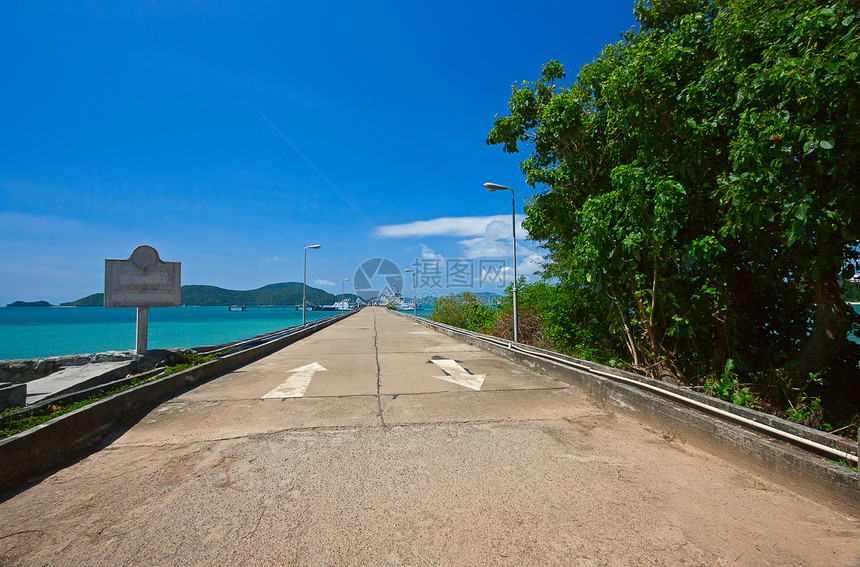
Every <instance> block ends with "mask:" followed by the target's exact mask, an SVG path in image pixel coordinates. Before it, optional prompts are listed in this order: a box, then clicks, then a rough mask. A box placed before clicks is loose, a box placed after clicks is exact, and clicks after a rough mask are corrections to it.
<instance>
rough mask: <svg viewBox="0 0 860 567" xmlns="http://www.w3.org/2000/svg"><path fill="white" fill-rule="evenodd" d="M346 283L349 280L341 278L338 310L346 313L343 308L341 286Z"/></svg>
mask: <svg viewBox="0 0 860 567" xmlns="http://www.w3.org/2000/svg"><path fill="white" fill-rule="evenodd" d="M348 281H349V278H343V281H342V282H340V309H341V311H346V309H344V308H343V284H344V283H346V282H348Z"/></svg>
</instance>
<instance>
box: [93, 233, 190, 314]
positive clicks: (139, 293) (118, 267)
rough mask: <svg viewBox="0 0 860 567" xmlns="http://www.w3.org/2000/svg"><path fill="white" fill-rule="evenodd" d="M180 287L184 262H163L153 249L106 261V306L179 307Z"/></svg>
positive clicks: (140, 248) (180, 300)
mask: <svg viewBox="0 0 860 567" xmlns="http://www.w3.org/2000/svg"><path fill="white" fill-rule="evenodd" d="M180 285H181V283H180V263H179V262H162V261H161V259H160V258H159V257H158V252H156V250H155V248H153V247H152V246H138V247H137V248H135V249H134V252H132V253H131V257H130V258H129V259H128V260H105V303H104V305H105V307H179V306H180V305H181V303H182V298H181V295H180V291H179V288H180Z"/></svg>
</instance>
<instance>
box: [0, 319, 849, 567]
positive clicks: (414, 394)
mask: <svg viewBox="0 0 860 567" xmlns="http://www.w3.org/2000/svg"><path fill="white" fill-rule="evenodd" d="M791 475H792V471H791V470H776V469H774V470H770V468H769V467H763V466H762V465H761V462H758V463H757V461H756V459H753V458H748V457H744V456H742V455H738V456H735V457H731V456H730V455H728V456H727V455H726V453H725V452H724V451H722V452H721V451H719V450H712V448H711V447H709V446H708V445H707V444H704V443H699V442H693V441H688V440H687V439H686V438H685V436H684V435H683V434H681V433H678V432H676V431H673V430H667V429H661V428H659V427H655V426H653V425H650V424H649V423H648V421H647V420H645V419H644V416H642V419H640V418H638V417H637V413H636V412H635V411H634V412H631V411H621V410H619V409H617V408H616V407H614V406H613V405H611V404H608V403H604V402H602V401H599V400H597V399H596V398H595V397H594V396H593V395H590V394H588V393H586V391H585V390H583V389H580V388H577V387H575V386H572V385H570V384H569V383H566V382H564V381H561V380H559V379H556V378H553V377H551V376H549V375H548V373H546V372H543V371H540V370H538V369H537V368H534V367H530V366H529V365H523V364H518V363H516V362H515V361H513V360H510V359H509V358H505V357H503V356H499V355H497V354H494V353H492V352H488V351H487V350H485V349H482V348H478V347H477V346H474V345H472V344H467V343H465V342H462V341H459V340H455V339H454V338H451V337H449V336H447V335H445V334H442V333H440V332H437V331H436V330H433V329H431V328H428V327H427V326H424V325H420V324H418V323H417V322H415V321H412V320H410V319H408V318H407V317H403V316H400V315H398V314H395V313H392V312H390V311H388V310H386V309H384V308H375V307H370V308H364V309H362V310H361V311H360V312H358V313H356V314H355V315H352V316H350V317H348V318H346V319H344V320H342V321H339V322H337V323H335V324H333V325H331V326H329V327H327V328H324V329H322V330H320V331H318V332H317V333H315V334H313V335H310V336H308V337H306V338H304V339H302V340H300V341H298V342H295V343H293V344H291V345H289V346H286V347H284V348H282V349H280V350H278V351H277V352H274V353H272V354H270V355H268V356H266V357H264V358H262V359H260V360H258V361H256V362H253V363H251V364H248V365H246V366H243V367H241V368H238V369H236V370H234V371H231V372H228V373H226V374H224V375H222V376H220V377H218V378H215V379H213V380H211V381H209V382H206V383H204V384H202V385H199V386H197V387H195V388H193V389H191V390H189V391H187V392H185V393H182V394H180V395H177V396H175V397H173V398H171V399H169V400H168V401H166V402H164V403H162V404H161V405H159V406H158V407H156V408H155V409H153V410H152V411H149V412H148V413H146V414H145V415H142V416H139V417H138V418H136V419H134V420H133V421H132V422H131V423H129V424H128V425H127V426H125V427H123V428H122V429H120V430H118V431H116V432H115V433H113V434H111V435H109V436H108V437H107V438H105V440H104V441H103V442H102V443H101V444H100V445H99V446H98V447H96V448H94V449H93V450H92V451H91V452H89V453H88V454H86V455H82V456H81V458H80V459H78V460H76V461H75V462H73V463H71V464H68V465H67V466H64V467H62V468H59V469H57V470H54V471H53V472H51V473H49V474H47V475H44V476H41V477H38V478H34V479H32V480H31V482H30V483H29V484H28V485H27V486H24V487H22V488H21V489H20V490H18V491H16V492H14V493H10V494H6V495H5V496H4V497H3V500H2V502H0V563H2V564H3V565H33V564H50V565H139V564H151V565H162V564H164V565H168V564H169V565H192V564H193V565H250V564H259V565H517V566H519V565H577V564H594V565H655V564H660V565H678V564H691V565H763V564H772V565H789V564H790V565H854V564H857V561H858V559H860V521H858V520H860V511H858V509H857V508H856V507H854V506H853V505H852V504H851V503H850V502H849V500H850V499H847V498H846V499H845V501H843V502H840V501H839V500H838V498H832V497H828V496H827V495H823V493H822V492H821V491H817V490H816V489H815V486H813V485H811V484H809V485H805V484H804V483H803V482H797V481H796V479H795V481H792V476H791Z"/></svg>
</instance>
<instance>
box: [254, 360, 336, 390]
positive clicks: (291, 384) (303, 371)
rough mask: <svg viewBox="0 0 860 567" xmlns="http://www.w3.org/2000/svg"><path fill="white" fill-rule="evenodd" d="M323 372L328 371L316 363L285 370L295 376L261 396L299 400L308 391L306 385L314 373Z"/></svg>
mask: <svg viewBox="0 0 860 567" xmlns="http://www.w3.org/2000/svg"><path fill="white" fill-rule="evenodd" d="M323 370H328V369H327V368H325V367H324V366H323V365H322V364H318V363H316V362H312V363H310V364H305V365H304V366H300V367H298V368H293V369H292V370H287V372H295V374H293V375H292V376H290V377H289V378H287V380H286V381H285V382H284V383H283V384H281V385H280V386H278V387H277V388H275V389H274V390H272V391H271V392H269V393H268V394H266V395H265V396H263V399H266V398H301V397H302V396H304V395H305V390H307V389H308V385H310V383H311V379H313V377H314V372H321V371H323Z"/></svg>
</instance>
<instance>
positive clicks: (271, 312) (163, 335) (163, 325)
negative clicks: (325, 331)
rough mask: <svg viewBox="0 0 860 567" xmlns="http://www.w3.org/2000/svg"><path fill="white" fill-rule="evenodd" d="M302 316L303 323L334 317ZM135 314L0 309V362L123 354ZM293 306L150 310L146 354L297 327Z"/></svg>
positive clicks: (129, 347)
mask: <svg viewBox="0 0 860 567" xmlns="http://www.w3.org/2000/svg"><path fill="white" fill-rule="evenodd" d="M336 314H338V313H337V312H332V311H307V312H306V320H307V321H308V322H310V321H317V320H319V319H322V318H324V317H329V316H331V315H336ZM136 318H137V310H136V309H134V308H126V309H105V308H104V307H0V360H17V359H28V358H45V357H49V356H65V355H76V354H89V353H96V352H106V351H126V350H133V349H134V347H135V334H136V330H137V327H136V325H137V323H136ZM301 323H302V312H301V311H296V310H295V306H293V305H287V306H286V307H284V306H272V307H268V306H266V307H259V308H258V307H256V306H255V307H250V308H248V310H246V311H230V310H229V308H228V307H227V306H200V307H153V308H150V309H149V339H148V348H150V349H159V348H179V347H188V348H195V347H202V346H211V345H221V344H225V343H231V342H234V341H239V340H243V339H248V338H251V337H255V336H257V335H261V334H264V333H269V332H272V331H278V330H281V329H286V328H287V327H293V326H296V325H301Z"/></svg>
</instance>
